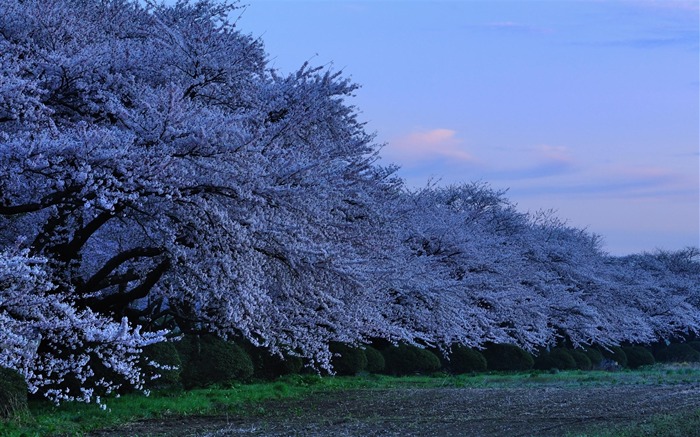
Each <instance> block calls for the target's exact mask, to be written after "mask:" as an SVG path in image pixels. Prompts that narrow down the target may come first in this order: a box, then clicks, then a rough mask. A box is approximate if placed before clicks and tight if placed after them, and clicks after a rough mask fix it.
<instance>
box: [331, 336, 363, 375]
mask: <svg viewBox="0 0 700 437" xmlns="http://www.w3.org/2000/svg"><path fill="white" fill-rule="evenodd" d="M328 347H329V349H330V351H331V352H332V353H333V358H332V359H331V365H332V366H333V370H334V371H335V373H336V374H338V375H357V374H358V373H359V372H362V371H363V370H365V369H366V368H367V355H365V351H364V350H362V349H359V348H356V347H352V346H350V345H347V344H344V343H338V342H335V341H333V342H331V343H330V344H329V345H328ZM336 354H337V355H336Z"/></svg>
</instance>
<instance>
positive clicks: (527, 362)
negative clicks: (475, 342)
mask: <svg viewBox="0 0 700 437" xmlns="http://www.w3.org/2000/svg"><path fill="white" fill-rule="evenodd" d="M482 353H483V354H484V357H485V358H486V362H487V364H488V369H489V370H511V371H512V370H529V369H532V367H533V366H534V365H535V360H534V359H533V358H532V355H530V353H529V352H528V351H526V350H524V349H522V348H520V347H518V346H516V345H514V344H493V343H492V344H490V345H488V346H487V347H486V349H484V351H483V352H482Z"/></svg>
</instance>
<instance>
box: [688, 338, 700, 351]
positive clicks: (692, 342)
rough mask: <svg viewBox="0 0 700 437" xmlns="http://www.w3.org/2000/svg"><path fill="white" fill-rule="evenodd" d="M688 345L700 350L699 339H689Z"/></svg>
mask: <svg viewBox="0 0 700 437" xmlns="http://www.w3.org/2000/svg"><path fill="white" fill-rule="evenodd" d="M688 345H689V346H690V347H692V348H693V349H695V350H696V351H698V352H700V341H698V340H693V341H689V342H688Z"/></svg>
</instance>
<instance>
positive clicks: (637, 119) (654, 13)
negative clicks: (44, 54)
mask: <svg viewBox="0 0 700 437" xmlns="http://www.w3.org/2000/svg"><path fill="white" fill-rule="evenodd" d="M247 4H248V6H247V7H246V9H245V11H244V12H243V15H242V16H241V18H240V19H239V21H238V26H239V29H240V30H242V31H243V32H244V33H249V34H252V35H253V36H255V37H260V38H261V39H262V40H263V41H264V43H265V47H266V50H267V52H268V53H269V55H270V63H271V66H273V67H275V68H277V69H279V70H280V71H282V72H291V71H293V70H295V69H297V68H298V67H299V66H300V65H301V64H302V63H303V62H304V61H310V63H311V64H312V65H316V66H328V67H329V68H332V69H333V70H342V71H343V72H344V73H345V75H346V76H349V77H351V78H352V80H353V81H355V82H357V83H359V84H360V85H362V88H361V89H360V90H358V92H357V95H356V97H355V98H354V99H353V101H352V102H351V103H352V104H354V105H356V106H357V107H358V108H359V110H360V111H361V119H362V120H364V121H366V122H367V129H368V130H370V131H373V132H376V134H377V141H378V142H380V143H385V144H386V145H385V147H384V148H383V149H382V156H383V160H384V162H386V163H389V162H391V163H396V164H398V165H400V166H401V170H400V175H401V176H403V177H404V178H405V179H406V181H407V182H408V184H409V186H413V187H420V186H424V185H425V184H426V183H427V182H428V180H430V179H431V178H432V179H437V180H439V182H438V183H440V184H449V183H454V182H459V181H485V182H488V183H490V184H491V185H492V186H493V187H494V188H502V189H505V188H507V189H509V191H508V197H509V198H510V199H511V200H512V201H514V202H515V203H517V204H518V207H519V208H520V209H521V210H523V211H527V210H537V209H550V208H551V209H555V210H556V211H557V215H558V216H560V217H561V218H564V219H567V221H568V223H569V224H571V225H573V226H577V227H585V228H587V229H588V230H590V231H592V232H595V233H597V234H600V235H602V236H603V238H604V241H605V249H606V250H607V251H609V252H610V253H612V254H616V255H620V254H627V253H633V252H641V251H644V250H653V249H655V248H664V249H680V248H683V247H685V246H698V245H699V238H700V237H699V230H698V228H699V223H700V217H699V215H700V200H699V199H700V194H699V190H700V188H699V186H700V177H699V165H700V164H699V162H700V155H699V147H700V146H699V144H700V138H699V136H700V121H699V120H700V109H699V83H698V78H699V76H700V66H699V63H700V48H699V39H700V36H699V29H698V27H699V24H698V23H699V21H700V20H699V19H700V12H699V11H698V2H696V1H672V0H659V1H652V0H649V1H642V0H639V1H623V0H616V1H606V0H590V1H567V0H560V1H528V0H520V1H447V2H437V1H431V2H428V1H271V0H250V1H248V2H247Z"/></svg>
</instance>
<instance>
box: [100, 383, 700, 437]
mask: <svg viewBox="0 0 700 437" xmlns="http://www.w3.org/2000/svg"><path fill="white" fill-rule="evenodd" d="M698 408H700V384H699V383H691V384H679V385H656V386H650V385H642V386H634V385H627V386H624V385H623V386H608V387H534V388H533V387H528V388H408V389H406V388H400V389H381V390H351V391H342V392H321V393H316V394H314V395H313V396H311V397H308V398H305V399H295V400H278V401H268V402H265V403H263V404H261V405H257V406H256V407H254V409H252V410H251V411H248V412H246V413H245V414H243V415H241V416H239V417H236V416H213V417H199V418H182V419H169V420H163V421H160V420H151V421H143V422H137V423H133V424H130V425H128V426H123V427H121V428H120V429H119V430H112V431H102V432H99V433H95V434H94V435H95V436H102V437H106V436H116V435H120V436H123V435H140V436H144V435H168V436H217V437H218V436H244V435H251V436H475V437H476V436H564V435H567V434H570V435H576V434H577V433H583V432H585V431H586V430H588V429H590V428H591V427H595V426H603V427H605V428H607V427H613V426H617V425H627V424H635V423H640V422H643V421H644V420H645V419H647V418H649V417H650V416H652V415H655V414H663V413H679V412H683V411H692V410H694V409H698ZM698 435H700V430H698Z"/></svg>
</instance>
